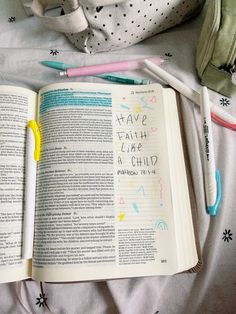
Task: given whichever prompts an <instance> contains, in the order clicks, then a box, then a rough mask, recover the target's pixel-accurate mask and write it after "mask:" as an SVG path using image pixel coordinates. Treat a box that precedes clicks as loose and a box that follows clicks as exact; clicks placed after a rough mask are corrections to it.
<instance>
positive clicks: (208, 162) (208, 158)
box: [200, 86, 221, 216]
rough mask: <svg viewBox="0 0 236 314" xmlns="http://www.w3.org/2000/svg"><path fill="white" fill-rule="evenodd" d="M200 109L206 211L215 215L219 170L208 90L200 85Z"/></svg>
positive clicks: (218, 193) (219, 184) (217, 200)
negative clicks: (216, 164) (215, 156)
mask: <svg viewBox="0 0 236 314" xmlns="http://www.w3.org/2000/svg"><path fill="white" fill-rule="evenodd" d="M200 111H201V125H202V140H203V162H204V181H205V191H206V200H207V211H208V213H209V214H210V215H211V216H215V215H216V214H217V211H218V206H219V203H220V200H221V183H220V172H219V170H217V171H216V168H215V159H214V146H213V137H212V126H211V112H210V102H209V96H208V91H207V88H206V87H205V86H204V87H202V89H201V93H200Z"/></svg>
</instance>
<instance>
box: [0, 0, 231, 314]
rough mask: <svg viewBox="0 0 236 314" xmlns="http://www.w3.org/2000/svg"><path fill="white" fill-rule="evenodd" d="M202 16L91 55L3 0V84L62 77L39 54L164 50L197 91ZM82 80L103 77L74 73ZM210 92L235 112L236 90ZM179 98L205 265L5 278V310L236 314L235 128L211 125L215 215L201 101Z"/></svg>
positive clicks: (77, 60)
mask: <svg viewBox="0 0 236 314" xmlns="http://www.w3.org/2000/svg"><path fill="white" fill-rule="evenodd" d="M202 20H203V14H200V15H199V16H198V17H197V18H195V19H193V20H191V21H188V22H187V23H185V24H182V25H180V26H177V27H174V28H172V29H170V30H168V31H165V32H163V33H161V34H158V35H156V36H153V37H152V38H150V39H147V40H145V41H143V42H141V43H139V44H137V45H135V46H131V47H128V48H126V49H122V50H120V51H114V52H111V53H102V54H95V55H92V56H90V55H86V54H84V53H81V52H78V50H76V48H74V47H73V46H72V45H71V44H70V43H69V42H68V40H67V39H66V37H64V36H63V35H62V34H60V33H56V32H54V31H50V30H48V29H46V28H45V27H44V26H43V25H42V24H41V23H40V22H39V21H38V20H37V19H36V18H35V17H33V16H27V14H26V11H25V10H24V8H23V6H22V4H21V1H20V0H8V1H3V0H2V1H1V10H0V28H1V32H0V66H1V67H0V84H7V85H18V86H22V87H26V88H30V89H32V90H35V91H37V90H38V89H39V88H41V87H42V86H43V85H46V84H47V83H51V82H56V81H60V78H58V77H56V75H55V71H53V70H51V69H48V68H45V67H43V66H42V65H41V64H39V61H41V60H54V61H56V60H63V61H64V62H67V63H72V64H87V63H88V62H91V63H92V62H93V63H96V62H98V63H101V62H103V60H104V62H105V60H107V61H109V60H111V61H112V60H117V59H125V58H126V57H127V55H132V56H137V57H143V56H146V55H163V56H165V59H166V62H165V69H166V70H167V71H168V72H170V73H171V74H173V75H174V76H176V77H177V78H179V79H180V80H182V81H183V82H185V83H186V84H188V85H189V86H190V87H192V88H194V89H199V87H200V84H199V80H198V78H197V73H196V69H195V54H196V46H197V42H198V37H199V33H200V28H201V24H202ZM123 56H124V57H123ZM91 60H92V61H91ZM138 74H139V75H142V73H138ZM151 79H152V81H155V79H154V78H151ZM73 80H74V79H73ZM80 80H86V81H93V80H94V81H101V80H100V79H98V78H86V79H79V78H77V79H76V81H80ZM209 93H210V97H211V99H212V101H213V102H214V104H216V105H217V106H220V107H222V108H224V110H226V111H227V112H229V113H231V114H232V115H234V116H236V95H233V96H232V97H231V99H229V98H227V97H225V96H222V95H220V94H218V93H216V92H214V91H211V90H210V91H209ZM180 99H181V112H182V116H183V123H184V131H185V135H186V140H187V149H188V155H189V159H190V169H191V177H192V180H193V187H194V195H195V197H196V202H197V220H198V234H199V239H200V247H201V252H202V260H203V266H202V269H201V271H200V272H198V273H182V274H177V275H174V276H160V277H158V276H157V277H146V278H145V277H144V278H133V279H119V280H108V281H102V282H81V283H79V282H78V283H66V284H50V283H37V282H34V281H31V280H26V281H22V282H12V283H5V284H1V285H0V296H1V297H0V313H2V314H21V313H22V314H25V313H61V314H62V313H65V314H80V313H81V314H93V313H94V314H95V313H96V314H98V313H101V314H105V313H107V314H113V313H120V314H134V313H135V314H157V313H159V314H184V313H186V314H190V313H191V314H193V313H202V314H207V313H227V314H234V313H236V239H235V236H236V207H235V203H234V201H235V192H236V180H235V177H236V167H235V159H234V157H235V155H236V132H235V131H233V130H230V129H227V128H224V127H222V126H219V125H217V124H216V123H213V136H214V149H215V156H216V165H217V168H218V169H220V171H221V175H222V185H223V186H222V187H223V199H222V203H221V206H220V212H219V214H218V215H217V217H214V218H210V217H209V215H207V214H206V211H205V207H206V204H205V194H204V185H203V180H204V177H203V165H202V152H201V130H200V113H199V107H198V106H196V105H194V104H193V103H192V102H190V101H189V100H187V99H186V98H185V97H183V96H180Z"/></svg>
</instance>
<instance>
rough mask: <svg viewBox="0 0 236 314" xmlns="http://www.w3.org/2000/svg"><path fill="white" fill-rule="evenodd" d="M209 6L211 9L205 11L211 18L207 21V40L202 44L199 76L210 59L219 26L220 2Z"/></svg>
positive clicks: (212, 2) (214, 2)
mask: <svg viewBox="0 0 236 314" xmlns="http://www.w3.org/2000/svg"><path fill="white" fill-rule="evenodd" d="M209 6H211V7H210V8H207V10H208V12H210V13H211V16H210V17H209V19H208V23H210V26H211V29H210V31H209V33H208V38H207V40H205V42H204V43H203V48H202V60H201V63H200V66H199V72H200V73H201V74H202V73H203V72H204V69H205V68H206V66H207V64H208V62H209V61H210V59H211V55H212V51H213V48H214V45H215V41H214V36H216V34H217V31H218V29H219V26H220V11H221V2H220V1H215V0H214V1H211V2H210V3H209Z"/></svg>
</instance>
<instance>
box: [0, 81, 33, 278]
mask: <svg viewBox="0 0 236 314" xmlns="http://www.w3.org/2000/svg"><path fill="white" fill-rule="evenodd" d="M36 107H37V94H36V93H35V92H33V91H30V90H28V89H25V88H21V87H15V86H0V112H1V115H0V178H1V185H0V282H11V281H17V280H22V279H26V278H28V277H30V275H31V265H30V262H29V261H27V260H22V226H23V206H24V173H25V146H26V125H27V121H28V120H30V119H35V114H36Z"/></svg>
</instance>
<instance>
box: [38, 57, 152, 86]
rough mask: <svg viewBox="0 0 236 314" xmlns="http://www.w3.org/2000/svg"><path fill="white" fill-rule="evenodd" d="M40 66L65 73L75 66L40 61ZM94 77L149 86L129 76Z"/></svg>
mask: <svg viewBox="0 0 236 314" xmlns="http://www.w3.org/2000/svg"><path fill="white" fill-rule="evenodd" d="M40 63H41V64H43V65H45V66H47V67H49V68H53V69H57V70H62V71H65V70H67V69H70V68H74V67H75V66H74V65H72V64H66V63H63V62H58V61H41V62H40ZM94 76H96V77H99V78H102V79H104V80H108V81H112V82H116V83H122V84H132V85H147V84H150V80H148V79H139V78H135V77H131V76H126V75H121V74H110V73H106V74H97V75H94Z"/></svg>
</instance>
